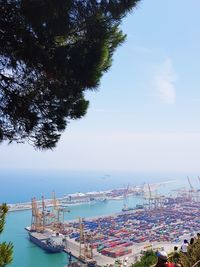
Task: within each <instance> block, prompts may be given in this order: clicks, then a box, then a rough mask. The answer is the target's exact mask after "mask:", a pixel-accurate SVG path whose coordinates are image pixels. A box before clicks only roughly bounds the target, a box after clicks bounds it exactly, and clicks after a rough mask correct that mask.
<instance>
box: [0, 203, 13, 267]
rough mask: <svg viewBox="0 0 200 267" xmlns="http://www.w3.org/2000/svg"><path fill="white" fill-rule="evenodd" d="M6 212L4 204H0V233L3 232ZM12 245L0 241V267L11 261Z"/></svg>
mask: <svg viewBox="0 0 200 267" xmlns="http://www.w3.org/2000/svg"><path fill="white" fill-rule="evenodd" d="M7 212H8V208H7V206H6V204H2V205H0V234H1V233H2V232H3V228H4V225H5V216H6V213H7ZM12 255H13V245H12V243H10V242H9V243H6V242H3V243H0V267H5V266H6V265H7V264H9V263H11V262H12Z"/></svg>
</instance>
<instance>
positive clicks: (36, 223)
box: [31, 198, 44, 232]
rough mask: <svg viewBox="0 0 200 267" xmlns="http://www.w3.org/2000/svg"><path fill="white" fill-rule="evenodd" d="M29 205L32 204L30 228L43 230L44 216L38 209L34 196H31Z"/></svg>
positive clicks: (38, 230)
mask: <svg viewBox="0 0 200 267" xmlns="http://www.w3.org/2000/svg"><path fill="white" fill-rule="evenodd" d="M31 206H32V220H31V230H32V231H37V232H42V231H44V217H43V214H42V212H41V211H40V210H39V208H38V206H37V201H36V198H32V201H31Z"/></svg>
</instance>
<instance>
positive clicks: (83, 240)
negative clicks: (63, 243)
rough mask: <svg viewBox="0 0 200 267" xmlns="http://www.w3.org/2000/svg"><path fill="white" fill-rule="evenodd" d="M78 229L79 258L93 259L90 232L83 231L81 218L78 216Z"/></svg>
mask: <svg viewBox="0 0 200 267" xmlns="http://www.w3.org/2000/svg"><path fill="white" fill-rule="evenodd" d="M78 219H79V230H80V240H79V242H80V243H79V258H80V259H82V260H85V259H86V258H87V259H91V260H92V259H93V248H92V244H91V241H92V234H91V233H85V232H84V224H83V218H81V217H79V218H78Z"/></svg>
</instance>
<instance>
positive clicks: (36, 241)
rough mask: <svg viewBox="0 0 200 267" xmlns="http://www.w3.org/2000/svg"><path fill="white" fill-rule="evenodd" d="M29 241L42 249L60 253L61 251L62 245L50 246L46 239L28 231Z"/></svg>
mask: <svg viewBox="0 0 200 267" xmlns="http://www.w3.org/2000/svg"><path fill="white" fill-rule="evenodd" d="M29 238H30V241H31V242H33V243H34V244H35V245H37V246H39V247H40V248H42V249H44V250H45V251H47V252H49V253H60V252H63V250H64V246H56V247H55V246H52V245H51V244H48V243H47V242H46V239H42V240H41V239H38V238H36V237H35V236H33V235H32V234H31V233H29Z"/></svg>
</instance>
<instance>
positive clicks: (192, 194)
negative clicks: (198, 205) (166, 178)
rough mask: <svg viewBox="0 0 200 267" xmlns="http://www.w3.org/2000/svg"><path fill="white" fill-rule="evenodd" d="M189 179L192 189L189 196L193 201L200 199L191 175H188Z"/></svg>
mask: <svg viewBox="0 0 200 267" xmlns="http://www.w3.org/2000/svg"><path fill="white" fill-rule="evenodd" d="M187 180H188V183H189V186H190V190H189V196H190V200H192V201H198V198H199V197H198V191H197V190H196V189H195V188H194V187H193V185H192V183H191V180H190V178H189V176H187Z"/></svg>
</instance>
